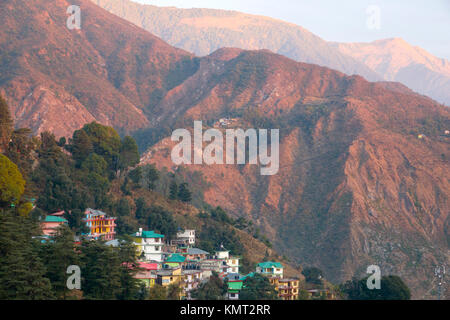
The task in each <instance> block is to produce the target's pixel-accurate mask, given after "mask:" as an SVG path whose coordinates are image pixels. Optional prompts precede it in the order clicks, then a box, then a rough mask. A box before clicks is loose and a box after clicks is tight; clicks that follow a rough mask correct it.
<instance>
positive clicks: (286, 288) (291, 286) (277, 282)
mask: <svg viewBox="0 0 450 320" xmlns="http://www.w3.org/2000/svg"><path fill="white" fill-rule="evenodd" d="M269 281H270V284H271V285H273V286H275V290H276V291H277V292H278V296H279V297H280V298H281V299H283V300H297V299H298V292H299V286H300V281H299V280H298V279H281V278H277V277H271V278H269Z"/></svg>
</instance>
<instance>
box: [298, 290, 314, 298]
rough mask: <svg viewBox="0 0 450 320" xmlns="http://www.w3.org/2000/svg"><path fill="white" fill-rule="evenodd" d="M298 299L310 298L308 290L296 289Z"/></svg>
mask: <svg viewBox="0 0 450 320" xmlns="http://www.w3.org/2000/svg"><path fill="white" fill-rule="evenodd" d="M298 300H311V297H310V296H309V293H308V291H306V290H305V289H299V290H298Z"/></svg>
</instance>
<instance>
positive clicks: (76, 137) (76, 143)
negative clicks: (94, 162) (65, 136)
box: [70, 130, 94, 166]
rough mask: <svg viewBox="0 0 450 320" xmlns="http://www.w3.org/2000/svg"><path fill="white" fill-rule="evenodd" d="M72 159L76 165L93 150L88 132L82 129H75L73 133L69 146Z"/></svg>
mask: <svg viewBox="0 0 450 320" xmlns="http://www.w3.org/2000/svg"><path fill="white" fill-rule="evenodd" d="M70 150H71V151H72V156H73V159H74V160H75V161H76V162H77V164H78V166H80V165H81V163H83V161H84V160H85V159H86V158H87V157H88V156H89V155H90V154H91V153H92V152H94V146H93V144H92V141H91V139H90V138H89V136H88V134H87V133H86V131H84V130H77V131H75V132H74V133H73V138H72V144H71V146H70Z"/></svg>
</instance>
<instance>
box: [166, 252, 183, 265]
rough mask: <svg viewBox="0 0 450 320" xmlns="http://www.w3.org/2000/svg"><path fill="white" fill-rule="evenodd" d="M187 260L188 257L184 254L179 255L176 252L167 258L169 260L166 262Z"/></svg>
mask: <svg viewBox="0 0 450 320" xmlns="http://www.w3.org/2000/svg"><path fill="white" fill-rule="evenodd" d="M185 260H186V257H183V256H182V255H179V254H178V253H174V254H172V255H171V256H170V257H169V258H167V260H166V261H165V262H169V263H170V262H177V263H181V262H184V261H185Z"/></svg>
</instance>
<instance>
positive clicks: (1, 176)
mask: <svg viewBox="0 0 450 320" xmlns="http://www.w3.org/2000/svg"><path fill="white" fill-rule="evenodd" d="M24 191H25V180H24V179H23V177H22V174H21V173H20V171H19V169H18V168H17V166H16V165H15V164H14V163H13V162H11V160H9V159H8V158H7V157H6V156H4V155H2V154H0V208H6V207H10V206H11V205H17V204H18V203H19V201H20V198H21V197H22V194H23V192H24Z"/></svg>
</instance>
